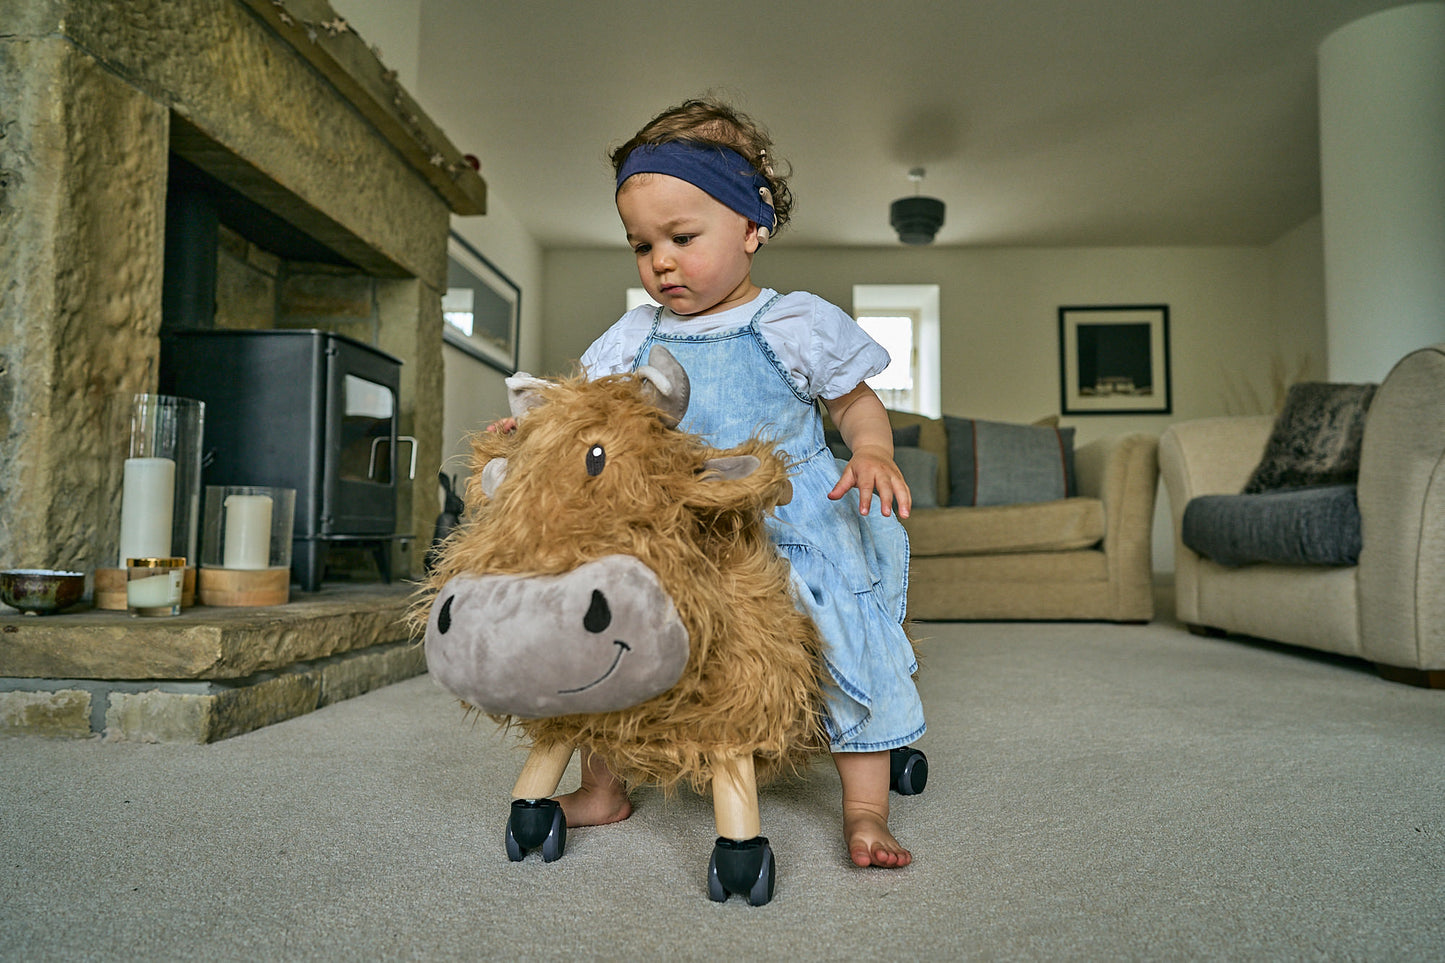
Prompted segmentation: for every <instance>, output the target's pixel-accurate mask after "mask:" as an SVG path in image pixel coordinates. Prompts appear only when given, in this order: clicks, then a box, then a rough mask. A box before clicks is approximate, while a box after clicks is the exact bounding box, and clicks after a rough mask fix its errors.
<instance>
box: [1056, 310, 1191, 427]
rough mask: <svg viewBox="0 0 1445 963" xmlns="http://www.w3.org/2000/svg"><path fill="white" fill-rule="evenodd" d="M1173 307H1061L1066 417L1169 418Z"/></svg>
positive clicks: (1061, 374)
mask: <svg viewBox="0 0 1445 963" xmlns="http://www.w3.org/2000/svg"><path fill="white" fill-rule="evenodd" d="M1170 380H1171V379H1170V376H1169V305H1167V304H1099V305H1072V306H1065V307H1061V308H1059V395H1060V398H1059V400H1060V409H1061V412H1062V413H1063V414H1066V415H1167V414H1171V413H1172V412H1173V410H1174V401H1173V395H1172V388H1171V384H1170Z"/></svg>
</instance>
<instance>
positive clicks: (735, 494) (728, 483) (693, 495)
mask: <svg viewBox="0 0 1445 963" xmlns="http://www.w3.org/2000/svg"><path fill="white" fill-rule="evenodd" d="M792 497H793V486H792V483H790V482H789V481H788V473H787V468H786V467H784V465H783V463H782V461H781V459H777V458H773V459H771V460H770V461H768V462H767V463H766V464H765V463H764V462H763V461H762V460H761V459H759V458H758V457H756V456H754V455H721V456H718V457H716V458H709V459H708V460H707V461H705V462H704V463H703V466H702V471H700V472H699V473H698V475H697V478H696V479H695V480H694V482H693V484H691V485H689V486H688V487H687V490H686V492H685V493H684V494H683V501H684V502H686V503H687V504H688V505H691V506H692V507H693V508H699V509H712V510H727V511H737V510H740V509H746V508H748V507H750V506H751V507H753V508H763V509H765V508H770V507H772V506H774V505H786V504H787V503H788V502H789V501H790V500H791V499H792Z"/></svg>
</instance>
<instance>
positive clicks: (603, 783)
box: [557, 751, 632, 827]
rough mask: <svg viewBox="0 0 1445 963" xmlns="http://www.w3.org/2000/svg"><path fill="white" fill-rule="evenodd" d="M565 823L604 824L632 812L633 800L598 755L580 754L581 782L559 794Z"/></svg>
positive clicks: (571, 824)
mask: <svg viewBox="0 0 1445 963" xmlns="http://www.w3.org/2000/svg"><path fill="white" fill-rule="evenodd" d="M557 802H558V803H560V804H561V806H562V815H564V816H566V817H567V825H568V826H569V827H572V826H605V825H607V824H608V823H620V822H622V820H624V819H626V818H627V817H628V816H631V815H632V800H631V799H630V798H628V795H627V785H626V784H625V783H624V782H623V781H622V780H620V779H618V778H617V777H616V776H614V775H613V774H612V770H610V769H608V768H607V764H606V763H604V762H603V761H602V760H601V759H600V758H598V757H597V756H594V755H592V754H591V753H589V752H585V751H584V752H583V753H582V785H580V786H578V787H577V788H576V789H574V790H573V791H572V792H569V793H567V794H565V795H562V796H558V797H557Z"/></svg>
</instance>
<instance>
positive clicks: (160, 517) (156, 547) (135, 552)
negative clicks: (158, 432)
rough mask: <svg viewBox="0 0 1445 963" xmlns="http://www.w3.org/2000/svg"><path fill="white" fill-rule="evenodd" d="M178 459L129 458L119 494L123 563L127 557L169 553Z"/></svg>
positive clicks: (161, 555) (166, 554) (154, 555)
mask: <svg viewBox="0 0 1445 963" xmlns="http://www.w3.org/2000/svg"><path fill="white" fill-rule="evenodd" d="M175 497H176V463H175V462H173V461H171V460H170V459H169V458H127V459H126V460H125V476H124V478H123V479H122V482H121V496H120V566H121V568H124V567H125V560H126V559H128V558H148V557H168V556H169V555H170V554H171V518H172V514H171V513H172V510H173V509H174V508H175Z"/></svg>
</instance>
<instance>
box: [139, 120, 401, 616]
mask: <svg viewBox="0 0 1445 963" xmlns="http://www.w3.org/2000/svg"><path fill="white" fill-rule="evenodd" d="M175 132H176V134H177V136H178V137H179V141H177V140H176V139H175V138H173V143H172V152H171V156H170V162H169V171H168V183H167V194H166V248H165V262H164V265H165V266H164V274H163V282H162V283H163V298H162V325H161V352H160V372H159V373H160V379H159V380H160V391H161V392H162V393H163V394H169V395H177V396H180V397H185V398H195V399H198V400H200V401H204V402H205V403H206V423H205V430H204V438H203V443H202V447H203V465H202V478H201V482H202V485H203V486H220V485H264V486H271V487H281V488H292V489H295V491H296V509H295V521H294V529H293V543H292V555H291V558H292V581H293V582H296V583H299V584H300V586H301V588H302V589H303V590H305V591H316V590H317V589H318V588H319V587H320V583H321V581H322V579H323V577H325V576H326V575H327V570H328V557H329V556H330V554H331V550H332V549H338V550H340V549H343V548H344V549H356V548H360V549H362V550H369V551H370V557H371V558H372V559H373V560H374V562H375V569H376V572H377V573H379V574H380V576H381V578H382V579H383V580H384V581H388V582H389V581H390V580H391V571H392V557H393V552H392V549H393V547H394V546H395V547H400V548H403V549H404V548H406V547H407V546H408V543H409V540H410V539H411V537H412V536H411V535H410V533H398V532H397V527H398V525H397V518H398V495H399V494H401V493H402V492H401V486H402V484H403V482H404V481H409V480H410V478H411V477H414V475H415V467H414V461H415V457H416V452H415V449H416V445H415V442H414V441H413V440H412V439H410V438H406V437H402V436H399V434H398V432H399V422H398V416H399V412H400V410H401V407H402V406H401V404H400V399H399V397H398V393H399V382H400V367H401V361H400V360H399V359H397V358H395V357H392V356H391V355H389V354H387V353H385V352H383V351H381V350H379V349H378V348H376V347H375V344H376V342H377V340H378V337H377V335H378V331H379V318H378V309H377V292H376V285H377V283H378V280H379V278H378V276H376V275H375V274H374V273H371V272H368V271H367V270H366V269H365V268H363V267H361V266H359V265H358V264H357V261H356V259H354V258H350V257H346V256H343V255H342V254H340V253H338V252H337V250H336V249H335V248H334V247H333V246H332V245H330V244H327V243H324V242H322V241H320V240H318V239H316V238H315V237H313V236H312V235H311V234H310V233H309V232H308V231H306V230H302V229H301V228H299V227H297V226H296V225H295V224H294V223H293V217H292V216H284V215H283V213H281V212H278V211H277V210H273V209H271V208H269V207H268V206H267V205H266V204H265V203H262V202H261V201H259V200H257V198H258V197H259V198H262V199H274V200H277V201H278V202H279V203H278V206H280V207H282V208H283V209H285V212H286V215H295V214H296V213H297V210H296V203H295V201H294V199H293V198H290V197H289V195H288V194H287V192H285V191H284V190H283V189H281V188H280V187H278V186H276V185H274V184H271V185H268V184H265V183H263V178H262V177H261V175H260V172H258V171H257V170H256V169H255V168H253V167H249V166H248V165H241V164H240V163H239V162H238V161H235V160H234V159H228V158H227V157H226V155H225V153H224V151H223V149H222V148H221V147H220V146H219V145H217V144H215V143H214V142H213V141H209V140H200V139H199V135H197V133H196V132H195V131H193V130H189V129H188V128H187V126H186V125H185V124H184V122H182V123H180V124H177V125H176V126H175ZM178 146H179V147H180V148H181V149H182V150H184V151H185V153H186V154H189V155H190V156H185V155H183V153H182V152H180V151H178V150H177V147H178ZM192 158H199V159H200V160H201V161H203V162H204V163H205V165H206V167H208V168H210V170H209V171H208V170H206V169H203V168H202V166H200V164H198V163H193V162H192ZM238 168H239V171H238V170H237V169H238ZM211 171H220V172H223V173H227V174H230V175H232V176H234V177H235V179H236V180H237V181H238V182H239V183H240V186H239V187H236V186H232V185H231V184H228V183H226V182H225V181H224V180H222V179H221V178H220V177H218V176H215V174H213V173H211ZM301 214H302V217H301V218H299V219H302V220H304V219H305V217H306V216H312V217H313V220H314V215H315V212H314V211H312V212H310V214H309V215H308V213H307V212H306V211H301ZM318 223H320V222H318ZM322 226H323V227H325V225H324V224H322ZM373 259H374V256H373V258H368V259H365V260H373ZM402 441H408V442H411V449H410V454H411V462H412V465H411V467H410V469H409V470H408V468H407V465H401V466H400V469H399V465H398V459H399V456H400V454H401V453H402V452H400V451H399V448H398V446H399V444H400V442H402ZM344 555H345V556H348V557H351V558H353V560H354V556H355V553H354V552H349V551H348V552H346V553H344ZM373 577H374V576H373Z"/></svg>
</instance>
